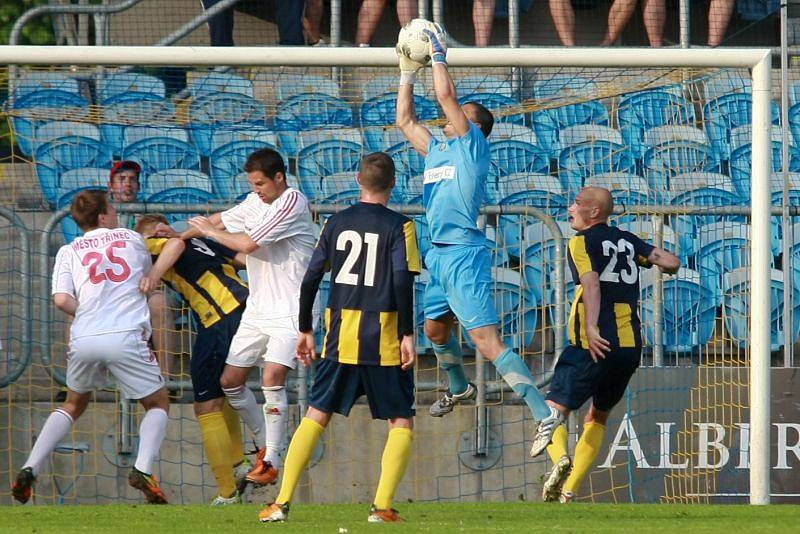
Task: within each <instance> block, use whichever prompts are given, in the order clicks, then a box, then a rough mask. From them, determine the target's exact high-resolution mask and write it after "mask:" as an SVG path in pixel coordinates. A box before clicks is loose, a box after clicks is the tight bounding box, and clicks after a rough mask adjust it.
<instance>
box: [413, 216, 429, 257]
mask: <svg viewBox="0 0 800 534" xmlns="http://www.w3.org/2000/svg"><path fill="white" fill-rule="evenodd" d="M411 218H412V219H414V224H415V225H416V226H417V243H418V244H419V255H420V258H422V261H423V263H424V262H425V256H426V255H427V254H428V251H429V250H430V249H431V232H430V228H429V227H428V221H427V219H425V215H415V216H413V217H411Z"/></svg>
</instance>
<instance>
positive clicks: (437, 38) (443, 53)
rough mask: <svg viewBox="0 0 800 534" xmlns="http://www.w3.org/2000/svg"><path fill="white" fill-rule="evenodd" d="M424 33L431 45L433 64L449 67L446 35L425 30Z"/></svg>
mask: <svg viewBox="0 0 800 534" xmlns="http://www.w3.org/2000/svg"><path fill="white" fill-rule="evenodd" d="M424 32H425V35H427V36H428V43H429V44H430V51H431V54H430V55H431V62H432V63H433V64H434V65H435V64H437V63H441V64H443V65H444V66H447V44H445V38H444V34H442V33H434V32H432V31H430V30H424Z"/></svg>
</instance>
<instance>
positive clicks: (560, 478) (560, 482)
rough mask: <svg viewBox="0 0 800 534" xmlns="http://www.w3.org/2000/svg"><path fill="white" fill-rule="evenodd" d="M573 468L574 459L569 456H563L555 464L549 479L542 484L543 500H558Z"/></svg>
mask: <svg viewBox="0 0 800 534" xmlns="http://www.w3.org/2000/svg"><path fill="white" fill-rule="evenodd" d="M571 469H572V460H570V459H569V456H562V457H561V459H560V460H559V461H558V462H556V465H554V466H553V470H552V471H550V475H548V477H547V480H545V481H544V484H542V500H543V501H544V502H556V501H557V500H558V499H559V497H560V496H561V488H562V486H564V481H565V480H566V479H567V476H568V475H569V472H570V470H571Z"/></svg>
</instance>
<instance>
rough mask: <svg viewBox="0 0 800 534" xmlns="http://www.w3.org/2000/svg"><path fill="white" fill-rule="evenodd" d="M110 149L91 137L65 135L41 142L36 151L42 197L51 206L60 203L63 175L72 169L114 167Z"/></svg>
mask: <svg viewBox="0 0 800 534" xmlns="http://www.w3.org/2000/svg"><path fill="white" fill-rule="evenodd" d="M112 158H113V156H112V153H111V149H110V148H109V147H108V146H107V145H105V144H104V143H102V142H101V141H99V140H98V139H95V138H92V137H83V136H80V135H63V136H61V137H58V138H55V139H52V140H51V141H48V142H47V143H42V144H41V145H39V146H38V148H37V149H36V153H35V155H34V161H36V174H37V175H38V177H39V184H40V185H41V188H42V194H43V195H44V198H45V200H47V202H48V203H50V204H51V205H53V206H55V205H57V202H58V194H59V186H60V183H61V176H62V175H63V174H64V173H65V172H67V171H69V170H72V169H82V168H86V167H100V168H106V169H109V168H111V162H112Z"/></svg>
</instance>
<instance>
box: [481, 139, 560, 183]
mask: <svg viewBox="0 0 800 534" xmlns="http://www.w3.org/2000/svg"><path fill="white" fill-rule="evenodd" d="M489 153H490V154H491V163H490V164H489V180H492V179H494V180H497V179H498V178H499V177H501V176H507V175H509V174H515V173H520V172H527V173H538V174H546V173H548V172H549V171H550V160H549V158H548V157H547V153H546V152H545V151H544V150H542V149H541V148H539V147H538V146H535V145H531V144H528V143H526V142H524V141H517V140H515V139H508V140H502V141H494V142H490V143H489Z"/></svg>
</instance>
